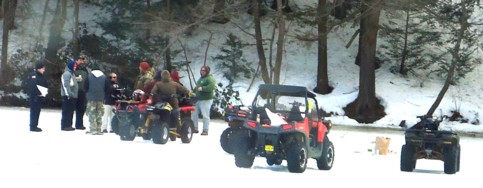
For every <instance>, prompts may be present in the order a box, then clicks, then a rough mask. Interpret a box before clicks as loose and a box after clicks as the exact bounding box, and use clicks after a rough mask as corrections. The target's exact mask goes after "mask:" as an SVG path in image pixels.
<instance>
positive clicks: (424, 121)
mask: <svg viewBox="0 0 483 188" xmlns="http://www.w3.org/2000/svg"><path fill="white" fill-rule="evenodd" d="M418 118H419V119H420V121H419V122H418V123H417V124H415V125H414V126H412V127H410V128H408V129H406V131H405V133H404V135H405V139H406V144H404V145H403V146H402V148H401V171H405V172H412V171H413V170H414V169H415V167H416V161H417V160H418V159H431V160H442V161H444V173H446V174H454V173H456V172H458V171H459V170H460V153H461V146H460V138H459V136H458V135H457V134H456V133H454V132H452V131H442V130H438V128H439V124H440V122H441V121H442V119H441V120H438V119H433V118H430V117H427V116H418Z"/></svg>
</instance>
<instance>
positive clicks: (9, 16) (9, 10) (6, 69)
mask: <svg viewBox="0 0 483 188" xmlns="http://www.w3.org/2000/svg"><path fill="white" fill-rule="evenodd" d="M13 1H17V0H13ZM13 1H3V2H2V8H3V13H4V19H3V34H2V59H1V63H0V73H1V78H2V79H1V81H0V84H2V85H5V84H6V83H8V82H10V81H12V80H13V79H14V78H15V73H14V72H13V71H11V68H10V66H9V65H8V39H9V34H10V29H11V28H9V26H10V25H13V24H12V22H14V12H15V9H16V8H17V7H16V6H17V3H16V2H15V3H13Z"/></svg>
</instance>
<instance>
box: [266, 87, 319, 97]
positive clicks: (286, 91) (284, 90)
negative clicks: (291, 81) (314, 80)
mask: <svg viewBox="0 0 483 188" xmlns="http://www.w3.org/2000/svg"><path fill="white" fill-rule="evenodd" d="M262 91H270V92H271V93H277V94H278V95H285V96H303V97H305V96H307V97H310V98H315V94H314V93H312V92H310V91H309V90H307V88H306V87H302V86H293V85H273V84H261V85H260V86H259V87H258V92H259V93H260V92H262Z"/></svg>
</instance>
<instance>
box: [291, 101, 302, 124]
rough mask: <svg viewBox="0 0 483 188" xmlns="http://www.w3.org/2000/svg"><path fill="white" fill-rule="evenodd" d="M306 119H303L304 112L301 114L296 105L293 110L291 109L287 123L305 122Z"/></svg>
mask: <svg viewBox="0 0 483 188" xmlns="http://www.w3.org/2000/svg"><path fill="white" fill-rule="evenodd" d="M303 120H304V118H303V117H302V112H300V109H299V107H298V106H296V105H294V106H292V109H290V113H289V114H288V117H287V121H288V122H291V121H303Z"/></svg>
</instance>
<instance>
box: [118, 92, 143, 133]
mask: <svg viewBox="0 0 483 188" xmlns="http://www.w3.org/2000/svg"><path fill="white" fill-rule="evenodd" d="M141 95H144V93H142V92H139V91H135V92H134V93H133V97H132V98H131V99H129V100H117V101H116V104H115V108H114V110H113V111H114V117H113V118H112V121H111V126H112V129H113V131H114V132H115V133H116V134H118V135H119V137H120V138H121V140H123V141H132V140H134V138H135V137H136V133H137V128H138V127H141V126H143V125H144V123H145V122H146V118H147V112H146V108H145V106H146V105H150V104H151V99H147V100H143V99H141ZM141 136H142V137H143V139H145V140H149V139H151V137H150V136H149V135H147V134H142V135H141Z"/></svg>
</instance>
